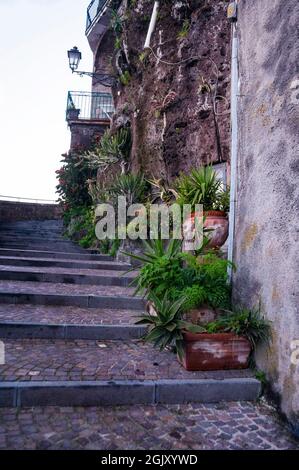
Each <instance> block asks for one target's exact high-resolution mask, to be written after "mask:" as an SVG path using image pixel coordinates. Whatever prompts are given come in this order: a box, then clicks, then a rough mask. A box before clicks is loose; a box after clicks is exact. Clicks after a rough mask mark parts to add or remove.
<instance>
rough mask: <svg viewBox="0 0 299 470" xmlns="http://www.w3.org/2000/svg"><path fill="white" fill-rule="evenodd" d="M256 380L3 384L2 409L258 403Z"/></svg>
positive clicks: (1, 387) (0, 403) (1, 389)
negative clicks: (227, 402)
mask: <svg viewBox="0 0 299 470" xmlns="http://www.w3.org/2000/svg"><path fill="white" fill-rule="evenodd" d="M260 388H261V387H260V382H259V381H258V380H256V379H252V378H247V379H244V378H242V379H224V380H211V379H205V380H157V381H152V380H145V381H138V380H130V381H127V380H116V381H113V380H110V381H93V382H87V381H86V382H85V381H84V382H77V381H76V382H75V381H74V382H64V381H61V382H2V384H1V385H0V407H29V406H102V405H109V406H116V405H133V404H159V403H160V404H182V403H189V402H197V403H217V402H221V401H227V400H229V401H254V400H256V399H257V398H258V397H259V394H260Z"/></svg>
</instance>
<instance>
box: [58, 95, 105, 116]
mask: <svg viewBox="0 0 299 470" xmlns="http://www.w3.org/2000/svg"><path fill="white" fill-rule="evenodd" d="M113 113H114V105H113V99H112V95H111V94H110V93H100V92H87V91H86V92H84V91H69V92H68V97H67V108H66V120H67V121H81V120H85V121H86V120H103V119H110V118H111V117H112V115H113Z"/></svg>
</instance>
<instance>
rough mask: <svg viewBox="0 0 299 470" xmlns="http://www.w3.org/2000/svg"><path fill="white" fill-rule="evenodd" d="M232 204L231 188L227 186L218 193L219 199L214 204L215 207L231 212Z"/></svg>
mask: <svg viewBox="0 0 299 470" xmlns="http://www.w3.org/2000/svg"><path fill="white" fill-rule="evenodd" d="M229 206H230V188H229V187H227V188H226V189H224V190H223V191H221V192H220V193H219V194H218V198H217V201H216V202H215V204H214V209H215V210H218V211H223V212H229Z"/></svg>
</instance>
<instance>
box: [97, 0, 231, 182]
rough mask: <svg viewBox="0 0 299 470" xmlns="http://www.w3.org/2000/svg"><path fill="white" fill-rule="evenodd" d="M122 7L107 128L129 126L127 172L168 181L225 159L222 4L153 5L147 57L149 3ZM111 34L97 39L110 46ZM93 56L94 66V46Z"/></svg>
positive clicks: (226, 61)
mask: <svg viewBox="0 0 299 470" xmlns="http://www.w3.org/2000/svg"><path fill="white" fill-rule="evenodd" d="M121 6H122V9H123V13H122V32H121V33H120V34H119V36H118V39H117V40H116V41H117V46H118V47H117V48H116V50H115V51H114V53H113V58H112V60H111V64H112V66H113V67H114V70H115V71H117V72H118V74H120V75H121V82H122V83H120V84H118V85H117V86H116V87H115V88H114V90H113V94H114V99H115V104H116V115H115V117H114V121H113V127H114V129H116V128H118V127H121V126H124V125H125V126H128V125H130V126H131V132H132V151H131V162H130V165H131V169H132V170H133V171H139V170H141V171H144V172H145V173H146V174H147V175H150V176H153V177H159V178H161V177H163V178H164V179H165V180H167V181H169V180H171V179H172V178H173V177H175V176H176V175H177V174H178V173H179V171H188V170H189V169H190V168H192V167H194V166H199V165H200V164H207V163H210V162H221V161H228V160H229V135H230V132H229V130H230V114H229V112H230V111H229V94H230V25H229V23H228V21H227V19H226V8H227V2H226V1H218V0H217V1H216V0H196V1H192V0H189V1H163V2H160V9H159V15H158V21H157V24H156V28H155V32H154V34H153V36H152V41H151V49H150V50H149V51H148V52H147V53H145V52H144V51H143V45H144V41H145V37H146V33H147V30H148V27H149V21H150V17H151V12H152V7H153V1H152V0H135V1H132V0H131V1H123V2H122V5H121ZM113 34H114V33H112V32H111V31H108V32H107V33H106V37H104V38H103V41H106V42H107V41H108V42H110V43H114V40H115V38H114V36H113ZM109 38H110V41H109ZM96 57H97V58H96V64H95V67H96V68H97V67H98V66H99V64H100V61H101V60H102V59H101V57H102V54H101V46H100V47H99V53H98V54H97V55H96ZM97 62H99V63H98V64H97Z"/></svg>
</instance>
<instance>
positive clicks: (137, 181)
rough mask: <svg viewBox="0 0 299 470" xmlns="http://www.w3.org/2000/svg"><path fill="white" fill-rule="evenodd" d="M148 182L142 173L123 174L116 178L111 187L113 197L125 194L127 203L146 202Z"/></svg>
mask: <svg viewBox="0 0 299 470" xmlns="http://www.w3.org/2000/svg"><path fill="white" fill-rule="evenodd" d="M147 189H148V184H147V181H146V180H145V178H144V176H143V175H142V174H138V175H134V174H132V173H128V174H123V175H120V176H118V177H117V178H116V180H115V181H114V183H113V184H112V186H111V187H110V189H109V192H110V194H111V196H112V197H113V198H117V197H118V196H124V197H125V198H126V201H127V204H128V205H132V204H137V203H140V204H142V203H144V202H146V200H147Z"/></svg>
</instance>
